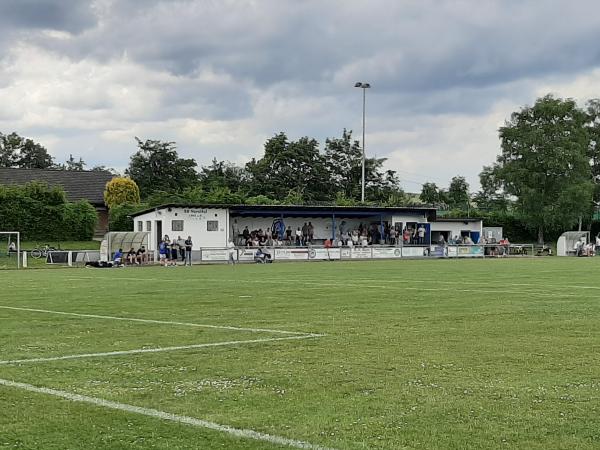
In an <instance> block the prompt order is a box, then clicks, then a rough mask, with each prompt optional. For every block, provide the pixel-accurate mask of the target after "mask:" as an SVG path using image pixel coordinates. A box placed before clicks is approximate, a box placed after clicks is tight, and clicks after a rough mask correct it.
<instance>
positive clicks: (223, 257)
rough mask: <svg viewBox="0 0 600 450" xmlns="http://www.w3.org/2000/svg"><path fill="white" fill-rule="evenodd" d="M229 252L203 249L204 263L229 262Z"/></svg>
mask: <svg viewBox="0 0 600 450" xmlns="http://www.w3.org/2000/svg"><path fill="white" fill-rule="evenodd" d="M227 260H229V252H228V250H227V249H216V248H210V249H205V248H203V249H202V261H227Z"/></svg>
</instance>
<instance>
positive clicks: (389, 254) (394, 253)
mask: <svg viewBox="0 0 600 450" xmlns="http://www.w3.org/2000/svg"><path fill="white" fill-rule="evenodd" d="M401 257H402V249H401V248H390V247H373V258H401Z"/></svg>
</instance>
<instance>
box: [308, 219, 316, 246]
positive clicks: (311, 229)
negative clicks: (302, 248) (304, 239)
mask: <svg viewBox="0 0 600 450" xmlns="http://www.w3.org/2000/svg"><path fill="white" fill-rule="evenodd" d="M314 238H315V227H313V224H312V223H311V222H308V242H310V243H311V244H312V241H313V239H314Z"/></svg>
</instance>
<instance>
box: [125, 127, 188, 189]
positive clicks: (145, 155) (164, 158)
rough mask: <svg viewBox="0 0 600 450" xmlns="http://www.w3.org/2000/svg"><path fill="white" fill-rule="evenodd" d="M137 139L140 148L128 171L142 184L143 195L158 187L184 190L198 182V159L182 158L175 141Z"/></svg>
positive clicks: (129, 174)
mask: <svg viewBox="0 0 600 450" xmlns="http://www.w3.org/2000/svg"><path fill="white" fill-rule="evenodd" d="M135 140H136V141H137V146H138V151H137V152H136V153H135V154H133V155H132V156H131V159H130V161H129V167H128V168H127V169H126V170H125V174H126V175H128V176H129V177H131V179H133V180H134V181H135V182H136V183H137V185H138V186H139V188H140V196H141V197H142V198H146V197H148V196H149V195H150V194H152V193H153V192H156V191H165V192H180V191H182V190H184V189H186V188H190V187H192V186H193V185H195V184H197V182H198V174H197V173H196V170H195V168H196V161H194V160H193V159H186V158H180V157H179V155H178V154H177V150H176V145H175V142H162V141H157V140H150V139H148V140H146V141H142V140H140V139H138V138H137V137H136V138H135Z"/></svg>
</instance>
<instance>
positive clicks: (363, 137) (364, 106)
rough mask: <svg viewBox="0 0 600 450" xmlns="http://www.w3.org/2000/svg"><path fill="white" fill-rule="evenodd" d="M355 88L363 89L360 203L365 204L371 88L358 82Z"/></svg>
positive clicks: (367, 84)
mask: <svg viewBox="0 0 600 450" xmlns="http://www.w3.org/2000/svg"><path fill="white" fill-rule="evenodd" d="M354 87H357V88H361V89H362V90H363V111H362V178H361V180H362V181H361V194H360V201H361V202H362V203H364V202H365V117H366V114H365V112H366V104H367V101H366V100H367V89H369V88H370V87H371V85H370V84H369V83H364V82H361V81H359V82H357V83H356V84H355V85H354Z"/></svg>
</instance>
